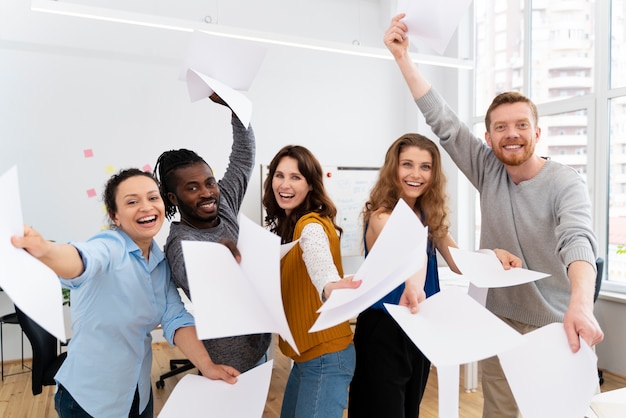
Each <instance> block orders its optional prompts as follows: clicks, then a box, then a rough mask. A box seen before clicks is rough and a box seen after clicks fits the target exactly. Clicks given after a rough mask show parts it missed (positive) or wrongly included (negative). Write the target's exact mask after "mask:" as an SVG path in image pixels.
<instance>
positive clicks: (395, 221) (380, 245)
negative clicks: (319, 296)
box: [309, 199, 428, 332]
mask: <svg viewBox="0 0 626 418" xmlns="http://www.w3.org/2000/svg"><path fill="white" fill-rule="evenodd" d="M427 237H428V231H427V229H426V228H425V227H424V226H423V225H422V224H421V223H420V221H419V219H418V218H417V216H415V213H414V212H413V210H411V208H409V206H408V205H407V204H406V202H405V201H404V200H402V199H400V200H399V201H398V204H397V205H396V207H395V208H394V210H393V212H392V213H391V216H390V217H389V220H388V221H387V223H386V224H385V227H384V228H383V230H382V231H381V233H380V235H379V236H378V239H377V240H376V243H375V244H374V245H373V246H372V250H371V251H370V253H369V254H368V256H367V258H366V259H365V261H364V262H363V264H362V265H361V267H360V268H359V270H358V271H357V272H356V274H355V275H354V278H355V280H361V281H362V282H361V285H360V286H359V287H358V288H357V289H337V290H335V291H333V293H332V294H331V295H330V297H329V298H328V300H327V301H326V302H325V303H324V304H323V305H322V307H321V308H320V309H319V311H320V316H319V317H318V318H317V321H315V323H314V324H313V326H312V327H311V329H310V330H309V332H315V331H320V330H323V329H326V328H330V327H332V326H334V325H337V324H339V323H341V322H344V321H347V320H349V319H351V318H353V317H355V316H356V315H358V314H359V313H360V312H362V311H364V310H365V309H366V308H368V307H369V306H370V305H372V304H373V303H375V302H376V301H378V300H379V299H380V298H382V297H383V296H385V295H386V294H387V293H389V292H390V291H392V290H393V289H395V288H396V287H398V286H399V285H400V284H401V283H403V282H404V281H405V280H407V279H408V278H409V277H411V276H413V275H414V274H415V273H416V272H417V271H418V270H419V269H420V268H421V267H422V266H423V264H424V256H425V254H426V241H427Z"/></svg>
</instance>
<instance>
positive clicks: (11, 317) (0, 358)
mask: <svg viewBox="0 0 626 418" xmlns="http://www.w3.org/2000/svg"><path fill="white" fill-rule="evenodd" d="M5 325H19V322H18V320H17V314H16V313H15V312H12V313H8V314H6V315H2V316H0V363H2V381H4V378H5V377H7V376H12V375H14V374H20V373H26V372H28V371H29V370H30V368H29V367H28V366H26V365H25V364H24V331H22V334H21V337H22V341H21V343H22V370H23V371H21V372H18V373H13V374H5V373H4V334H3V331H4V326H5ZM24 369H27V370H24Z"/></svg>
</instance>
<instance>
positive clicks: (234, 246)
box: [220, 238, 241, 263]
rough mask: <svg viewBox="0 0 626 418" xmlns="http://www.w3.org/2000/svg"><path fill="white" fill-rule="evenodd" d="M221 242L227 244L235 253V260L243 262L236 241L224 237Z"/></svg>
mask: <svg viewBox="0 0 626 418" xmlns="http://www.w3.org/2000/svg"><path fill="white" fill-rule="evenodd" d="M220 244H222V245H224V246H226V248H228V249H229V250H230V252H231V253H232V254H233V257H235V260H237V263H241V253H240V252H239V249H238V248H237V244H236V243H235V241H233V240H232V239H229V238H222V239H221V240H220Z"/></svg>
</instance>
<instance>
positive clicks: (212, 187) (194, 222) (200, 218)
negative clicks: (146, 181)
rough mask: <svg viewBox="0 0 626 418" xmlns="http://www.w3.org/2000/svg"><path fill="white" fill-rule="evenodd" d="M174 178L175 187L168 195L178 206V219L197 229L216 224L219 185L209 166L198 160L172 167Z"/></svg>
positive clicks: (217, 218) (211, 226)
mask: <svg viewBox="0 0 626 418" xmlns="http://www.w3.org/2000/svg"><path fill="white" fill-rule="evenodd" d="M174 178H175V184H176V187H175V188H174V192H170V193H168V198H169V199H170V201H171V202H172V203H173V204H174V205H176V206H177V207H178V211H179V212H180V217H181V222H182V223H185V224H187V225H190V226H193V227H195V228H198V229H208V228H213V227H215V226H217V225H218V224H219V217H218V209H219V201H220V189H219V186H218V185H217V180H215V176H214V175H213V170H211V168H210V167H209V166H208V165H207V164H205V163H203V162H198V163H195V164H192V165H189V166H186V167H181V168H178V169H176V171H175V173H174Z"/></svg>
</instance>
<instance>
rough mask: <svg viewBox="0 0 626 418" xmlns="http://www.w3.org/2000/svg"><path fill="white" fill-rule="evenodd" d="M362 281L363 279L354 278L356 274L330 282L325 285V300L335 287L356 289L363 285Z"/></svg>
mask: <svg viewBox="0 0 626 418" xmlns="http://www.w3.org/2000/svg"><path fill="white" fill-rule="evenodd" d="M361 282H362V280H354V275H350V276H346V277H344V278H343V279H341V280H337V281H336V282H329V283H327V284H326V286H324V292H323V293H324V300H327V299H328V298H329V297H330V294H331V293H332V292H333V290H335V289H356V288H357V287H359V286H361Z"/></svg>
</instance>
